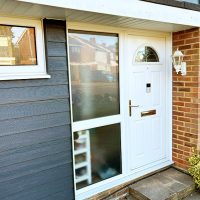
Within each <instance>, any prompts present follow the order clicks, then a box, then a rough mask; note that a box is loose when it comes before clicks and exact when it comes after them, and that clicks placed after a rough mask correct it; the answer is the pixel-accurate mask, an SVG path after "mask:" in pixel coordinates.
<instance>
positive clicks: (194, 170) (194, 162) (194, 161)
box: [188, 151, 200, 189]
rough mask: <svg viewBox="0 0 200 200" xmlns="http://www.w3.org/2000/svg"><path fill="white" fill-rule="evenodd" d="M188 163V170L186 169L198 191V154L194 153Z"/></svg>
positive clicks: (199, 163) (199, 159) (199, 155)
mask: <svg viewBox="0 0 200 200" xmlns="http://www.w3.org/2000/svg"><path fill="white" fill-rule="evenodd" d="M193 152H194V151H193ZM189 163H190V168H189V169H188V171H189V173H190V175H191V176H192V177H193V179H194V182H195V183H196V185H197V188H199V189H200V152H194V153H193V155H192V156H191V157H190V158H189Z"/></svg>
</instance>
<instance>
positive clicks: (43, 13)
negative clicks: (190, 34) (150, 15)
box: [0, 0, 193, 32]
mask: <svg viewBox="0 0 200 200" xmlns="http://www.w3.org/2000/svg"><path fill="white" fill-rule="evenodd" d="M0 13H1V15H2V16H9V17H10V16H16V17H17V16H19V17H30V18H52V19H67V20H68V21H74V22H83V23H90V24H99V25H108V26H115V27H124V28H134V29H145V30H154V31H163V32H176V31H180V30H185V29H190V28H192V27H193V26H191V25H182V24H175V23H166V22H159V21H152V20H146V19H138V18H133V17H126V16H117V15H111V14H103V13H97V12H91V11H81V10H75V9H69V8H60V7H53V6H47V5H40V4H33V3H27V2H20V1H14V0H0Z"/></svg>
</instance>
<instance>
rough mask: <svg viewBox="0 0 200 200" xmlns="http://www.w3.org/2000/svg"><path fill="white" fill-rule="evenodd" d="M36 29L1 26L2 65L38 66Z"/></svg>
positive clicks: (0, 56) (0, 59)
mask: <svg viewBox="0 0 200 200" xmlns="http://www.w3.org/2000/svg"><path fill="white" fill-rule="evenodd" d="M36 64H37V59H36V45H35V29H34V28H30V27H19V26H7V25H0V65H4V66H5V65H36Z"/></svg>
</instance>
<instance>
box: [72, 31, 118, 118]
mask: <svg viewBox="0 0 200 200" xmlns="http://www.w3.org/2000/svg"><path fill="white" fill-rule="evenodd" d="M118 45H119V44H118V36H117V35H114V34H100V33H93V32H80V31H79V32H77V31H70V33H69V55H70V67H71V88H72V101H73V120H74V121H80V120H86V119H92V118H97V117H103V116H110V115H116V114H119V78H118V76H119V65H118Z"/></svg>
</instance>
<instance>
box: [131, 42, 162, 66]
mask: <svg viewBox="0 0 200 200" xmlns="http://www.w3.org/2000/svg"><path fill="white" fill-rule="evenodd" d="M135 62H159V57H158V54H157V53H156V51H155V50H154V49H153V48H152V47H149V46H143V47H141V48H140V49H139V50H138V51H137V53H136V57H135Z"/></svg>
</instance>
